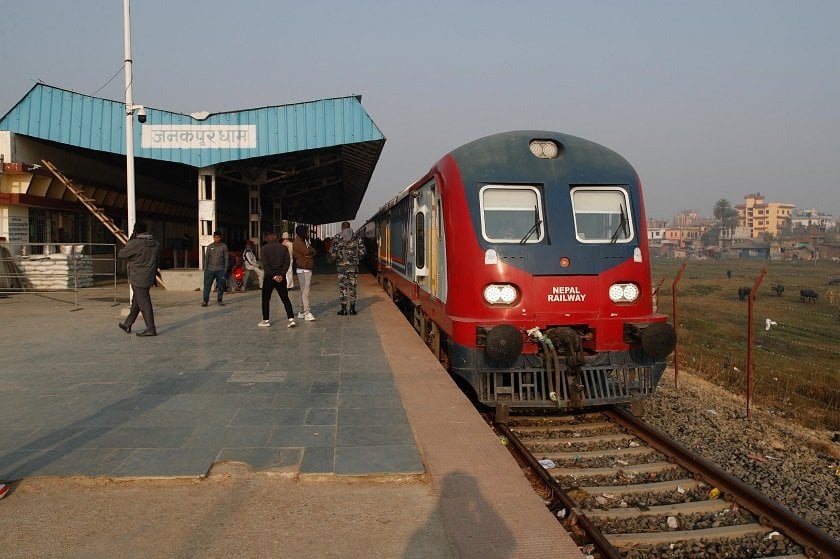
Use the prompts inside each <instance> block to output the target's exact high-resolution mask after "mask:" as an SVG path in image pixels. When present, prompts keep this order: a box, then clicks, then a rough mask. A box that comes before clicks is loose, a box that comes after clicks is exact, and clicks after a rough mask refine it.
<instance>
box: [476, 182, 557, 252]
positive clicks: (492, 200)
mask: <svg viewBox="0 0 840 559" xmlns="http://www.w3.org/2000/svg"><path fill="white" fill-rule="evenodd" d="M479 200H480V203H481V234H482V235H483V237H484V239H485V240H487V241H489V242H491V243H522V244H525V243H539V242H540V241H542V239H543V237H544V236H545V228H544V227H543V223H544V216H543V210H542V199H541V196H540V191H539V190H537V189H536V188H535V187H533V186H513V185H487V186H484V187H482V188H481V191H480V192H479Z"/></svg>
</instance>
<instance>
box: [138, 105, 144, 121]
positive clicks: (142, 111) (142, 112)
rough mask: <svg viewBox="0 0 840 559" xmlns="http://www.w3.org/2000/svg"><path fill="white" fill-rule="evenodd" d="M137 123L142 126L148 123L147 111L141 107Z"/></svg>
mask: <svg viewBox="0 0 840 559" xmlns="http://www.w3.org/2000/svg"><path fill="white" fill-rule="evenodd" d="M137 122H139V123H140V124H143V123H144V122H146V109H144V108H142V107H141V108H140V109H139V110H138V111H137Z"/></svg>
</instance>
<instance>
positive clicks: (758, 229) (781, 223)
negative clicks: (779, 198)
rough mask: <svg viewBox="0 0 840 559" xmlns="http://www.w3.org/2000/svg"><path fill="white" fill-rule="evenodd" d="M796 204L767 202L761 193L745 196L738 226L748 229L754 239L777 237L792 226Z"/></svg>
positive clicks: (739, 213)
mask: <svg viewBox="0 0 840 559" xmlns="http://www.w3.org/2000/svg"><path fill="white" fill-rule="evenodd" d="M795 208H796V205H795V204H787V203H784V202H766V201H765V200H764V196H762V195H761V193H760V192H756V193H754V194H747V195H746V196H744V203H743V204H738V205H736V206H735V209H736V210H738V225H739V226H741V227H746V228H747V229H749V231H750V237H751V238H753V239H759V238H767V237H770V236H777V235H779V234H780V233H781V232H782V231H783V230H785V229H786V228H787V227H789V225H790V220H791V216H792V214H793V211H794V209H795Z"/></svg>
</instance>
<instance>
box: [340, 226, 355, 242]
mask: <svg viewBox="0 0 840 559" xmlns="http://www.w3.org/2000/svg"><path fill="white" fill-rule="evenodd" d="M352 238H353V230H352V229H342V230H341V240H343V241H344V242H347V241H349V240H350V239H352Z"/></svg>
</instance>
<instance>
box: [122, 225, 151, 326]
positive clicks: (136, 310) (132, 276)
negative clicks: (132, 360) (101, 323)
mask: <svg viewBox="0 0 840 559" xmlns="http://www.w3.org/2000/svg"><path fill="white" fill-rule="evenodd" d="M119 257H120V258H124V259H125V260H126V265H127V268H128V283H129V285H131V290H132V297H131V310H130V311H129V312H128V316H127V317H126V318H125V322H120V323H119V324H118V325H117V326H119V327H120V328H121V329H122V330H123V331H124V332H125V333H126V334H131V326H132V324H134V321H135V320H137V315H138V314H141V313H142V314H143V322H145V323H146V329H145V330H143V331H142V332H137V335H138V336H144V337H145V336H157V328H155V311H154V309H153V308H152V297H151V295H149V288H150V287H152V286H153V285H154V284H155V279H156V278H157V269H158V261H159V259H160V243H159V242H157V240H155V238H154V237H152V235H150V234H149V233H147V232H146V224H145V223H143V222H142V221H138V222H137V223H135V224H134V233H133V234H132V235H131V238H130V239H129V240H128V242H127V243H126V244H125V246H124V247H123V248H121V249H120V252H119Z"/></svg>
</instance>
